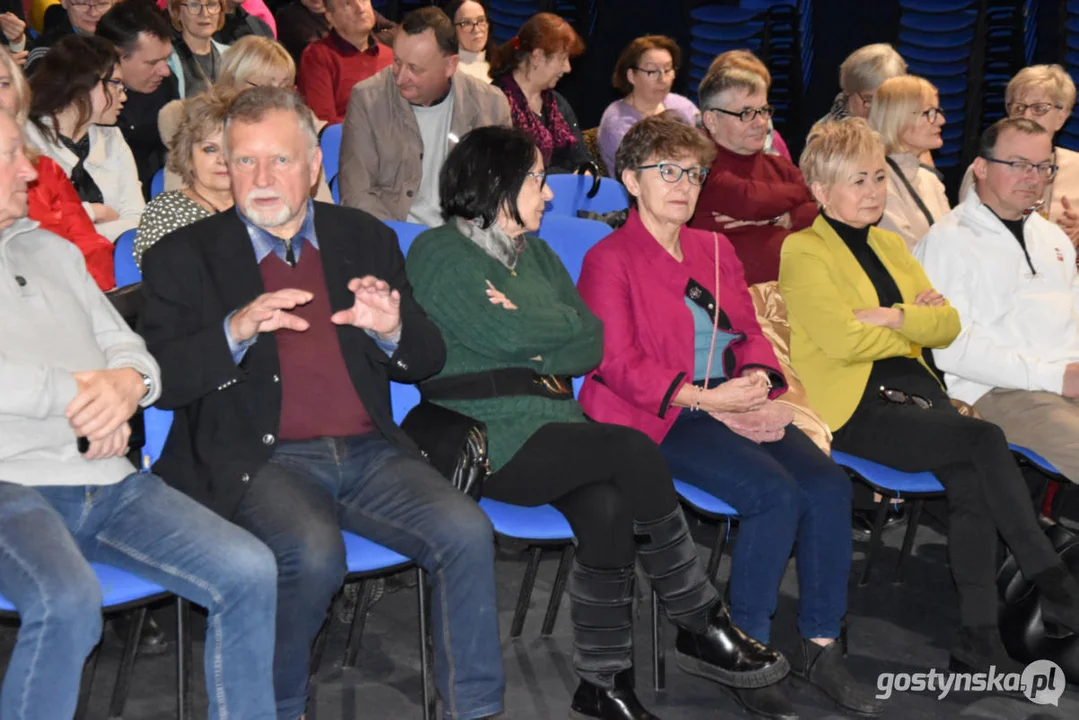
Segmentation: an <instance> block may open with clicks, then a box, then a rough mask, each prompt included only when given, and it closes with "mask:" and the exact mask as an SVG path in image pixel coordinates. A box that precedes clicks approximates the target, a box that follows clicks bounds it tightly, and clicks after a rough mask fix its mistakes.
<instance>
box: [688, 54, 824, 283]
mask: <svg viewBox="0 0 1079 720" xmlns="http://www.w3.org/2000/svg"><path fill="white" fill-rule="evenodd" d="M698 96H699V103H700V108H701V122H702V123H703V124H704V128H705V130H706V131H707V132H708V134H709V135H710V136H711V138H712V140H713V141H714V142H715V144H716V159H715V162H714V163H713V164H712V169H711V171H710V172H709V173H708V179H707V180H706V181H705V183H704V187H703V188H701V195H700V199H699V200H698V201H697V211H696V213H695V214H694V216H693V219H692V220H691V221H690V223H689V224H690V226H691V227H694V228H698V229H701V230H712V231H717V232H721V233H724V234H725V235H726V236H727V237H728V238H729V239H730V241H731V244H732V245H734V249H735V251H736V252H737V253H738V259H739V260H741V261H742V265H743V266H744V267H745V273H746V282H747V283H748V284H750V285H753V284H754V283H759V282H770V281H772V280H776V279H777V278H778V277H779V248H780V246H782V244H783V238H785V237H786V236H787V235H788V234H789V233H790V232H791V231H792V230H795V231H796V230H801V229H802V228H805V227H808V226H809V224H810V223H812V222H813V219H814V218H815V217H816V216H817V203H816V201H815V200H813V196H812V195H811V194H810V192H809V188H808V187H806V184H805V180H803V179H802V173H801V172H800V171H799V170H798V168H797V167H795V165H794V163H792V162H791V161H790V160H788V159H787V158H785V157H782V156H780V155H770V154H768V153H765V152H764V146H765V143H766V141H767V138H768V121H769V120H770V119H771V118H772V114H773V112H774V108H772V106H771V105H769V104H768V88H767V86H766V85H765V82H764V78H762V77H761V76H760V75H759V74H757V73H755V72H750V71H749V70H744V69H742V68H736V67H720V68H718V69H716V70H715V71H713V72H709V73H708V74H707V75H706V76H705V78H704V80H702V81H701V85H700V88H699V90H698Z"/></svg>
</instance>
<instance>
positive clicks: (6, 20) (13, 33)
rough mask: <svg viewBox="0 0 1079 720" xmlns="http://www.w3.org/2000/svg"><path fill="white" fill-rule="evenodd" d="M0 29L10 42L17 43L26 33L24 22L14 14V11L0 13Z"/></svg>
mask: <svg viewBox="0 0 1079 720" xmlns="http://www.w3.org/2000/svg"><path fill="white" fill-rule="evenodd" d="M0 31H2V32H3V33H4V37H6V38H7V39H8V42H10V43H17V42H18V41H19V38H21V37H22V36H23V35H24V34H25V33H26V23H25V22H23V21H22V20H20V19H19V18H18V17H16V16H15V14H14V13H10V12H6V13H4V14H2V15H0Z"/></svg>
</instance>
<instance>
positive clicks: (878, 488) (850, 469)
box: [832, 450, 944, 585]
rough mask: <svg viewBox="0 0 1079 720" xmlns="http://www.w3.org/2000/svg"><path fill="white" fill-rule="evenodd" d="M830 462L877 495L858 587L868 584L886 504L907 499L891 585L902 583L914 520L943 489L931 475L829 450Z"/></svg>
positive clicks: (877, 549)
mask: <svg viewBox="0 0 1079 720" xmlns="http://www.w3.org/2000/svg"><path fill="white" fill-rule="evenodd" d="M832 460H834V461H835V462H836V464H837V465H839V466H841V467H842V468H844V469H845V470H846V471H847V473H848V474H849V475H850V476H851V477H852V478H853V479H855V480H859V481H861V482H863V483H865V484H866V485H868V486H869V487H871V488H872V489H873V490H874V491H875V492H877V493H880V495H881V499H880V502H879V503H878V504H877V511H876V516H875V517H874V519H873V531H872V533H871V534H870V537H869V552H868V553H867V554H866V558H865V567H864V568H863V569H862V576H861V578H859V580H858V584H859V585H866V584H868V583H869V573H870V570H871V569H872V567H873V561H874V560H875V559H876V557H877V554H878V553H879V552H880V546H881V535H882V533H883V532H884V520H885V518H886V516H887V513H888V503H889V501H890V500H894V499H898V498H904V499H906V500H908V508H909V510H910V518H909V520H908V521H907V532H906V535H905V536H904V537H903V547H902V549H901V550H900V552H899V559H898V560H897V561H896V564H895V582H896V583H897V584H898V583H902V582H903V563H904V561H905V560H906V558H907V557H908V556H909V555H910V553H911V549H912V548H913V547H914V535H915V533H916V532H917V531H918V520H919V518H920V517H921V514H922V508H923V507H924V506H925V501H926V499H927V498H934V497H941V496H943V495H944V486H943V485H941V484H940V481H939V480H937V478H936V476H935V475H933V473H931V472H919V473H906V472H902V471H900V470H896V469H894V468H890V467H887V466H885V465H881V464H879V463H875V462H872V461H871V460H866V459H865V458H860V457H855V456H854V455H848V454H847V453H845V452H840V451H838V450H832Z"/></svg>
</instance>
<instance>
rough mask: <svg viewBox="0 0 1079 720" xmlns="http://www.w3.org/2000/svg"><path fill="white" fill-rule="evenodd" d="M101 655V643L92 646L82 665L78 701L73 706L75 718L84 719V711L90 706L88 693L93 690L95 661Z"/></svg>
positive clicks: (95, 670)
mask: <svg viewBox="0 0 1079 720" xmlns="http://www.w3.org/2000/svg"><path fill="white" fill-rule="evenodd" d="M100 657H101V643H98V644H97V645H96V646H94V649H93V650H91V651H90V655H89V657H87V658H86V664H85V665H84V666H83V673H82V678H81V680H80V683H79V702H78V704H77V705H76V706H75V719H76V720H85V718H86V711H87V710H88V709H89V707H90V694H91V693H92V692H93V690H94V675H96V674H97V661H98V659H99V658H100Z"/></svg>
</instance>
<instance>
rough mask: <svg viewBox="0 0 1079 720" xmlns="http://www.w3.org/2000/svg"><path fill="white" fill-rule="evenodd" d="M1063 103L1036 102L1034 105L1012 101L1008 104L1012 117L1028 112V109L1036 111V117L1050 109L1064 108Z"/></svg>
mask: <svg viewBox="0 0 1079 720" xmlns="http://www.w3.org/2000/svg"><path fill="white" fill-rule="evenodd" d="M1063 109H1064V106H1063V105H1057V104H1056V103H1047V102H1043V103H1034V104H1033V105H1027V104H1025V103H1012V104H1011V105H1009V106H1008V113H1009V114H1010V115H1012V117H1018V116H1019V115H1024V114H1026V111H1027V110H1030V111H1031V112H1032V113H1034V117H1041V116H1043V115H1045V114H1046V113H1047V112H1049V111H1050V110H1063Z"/></svg>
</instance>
